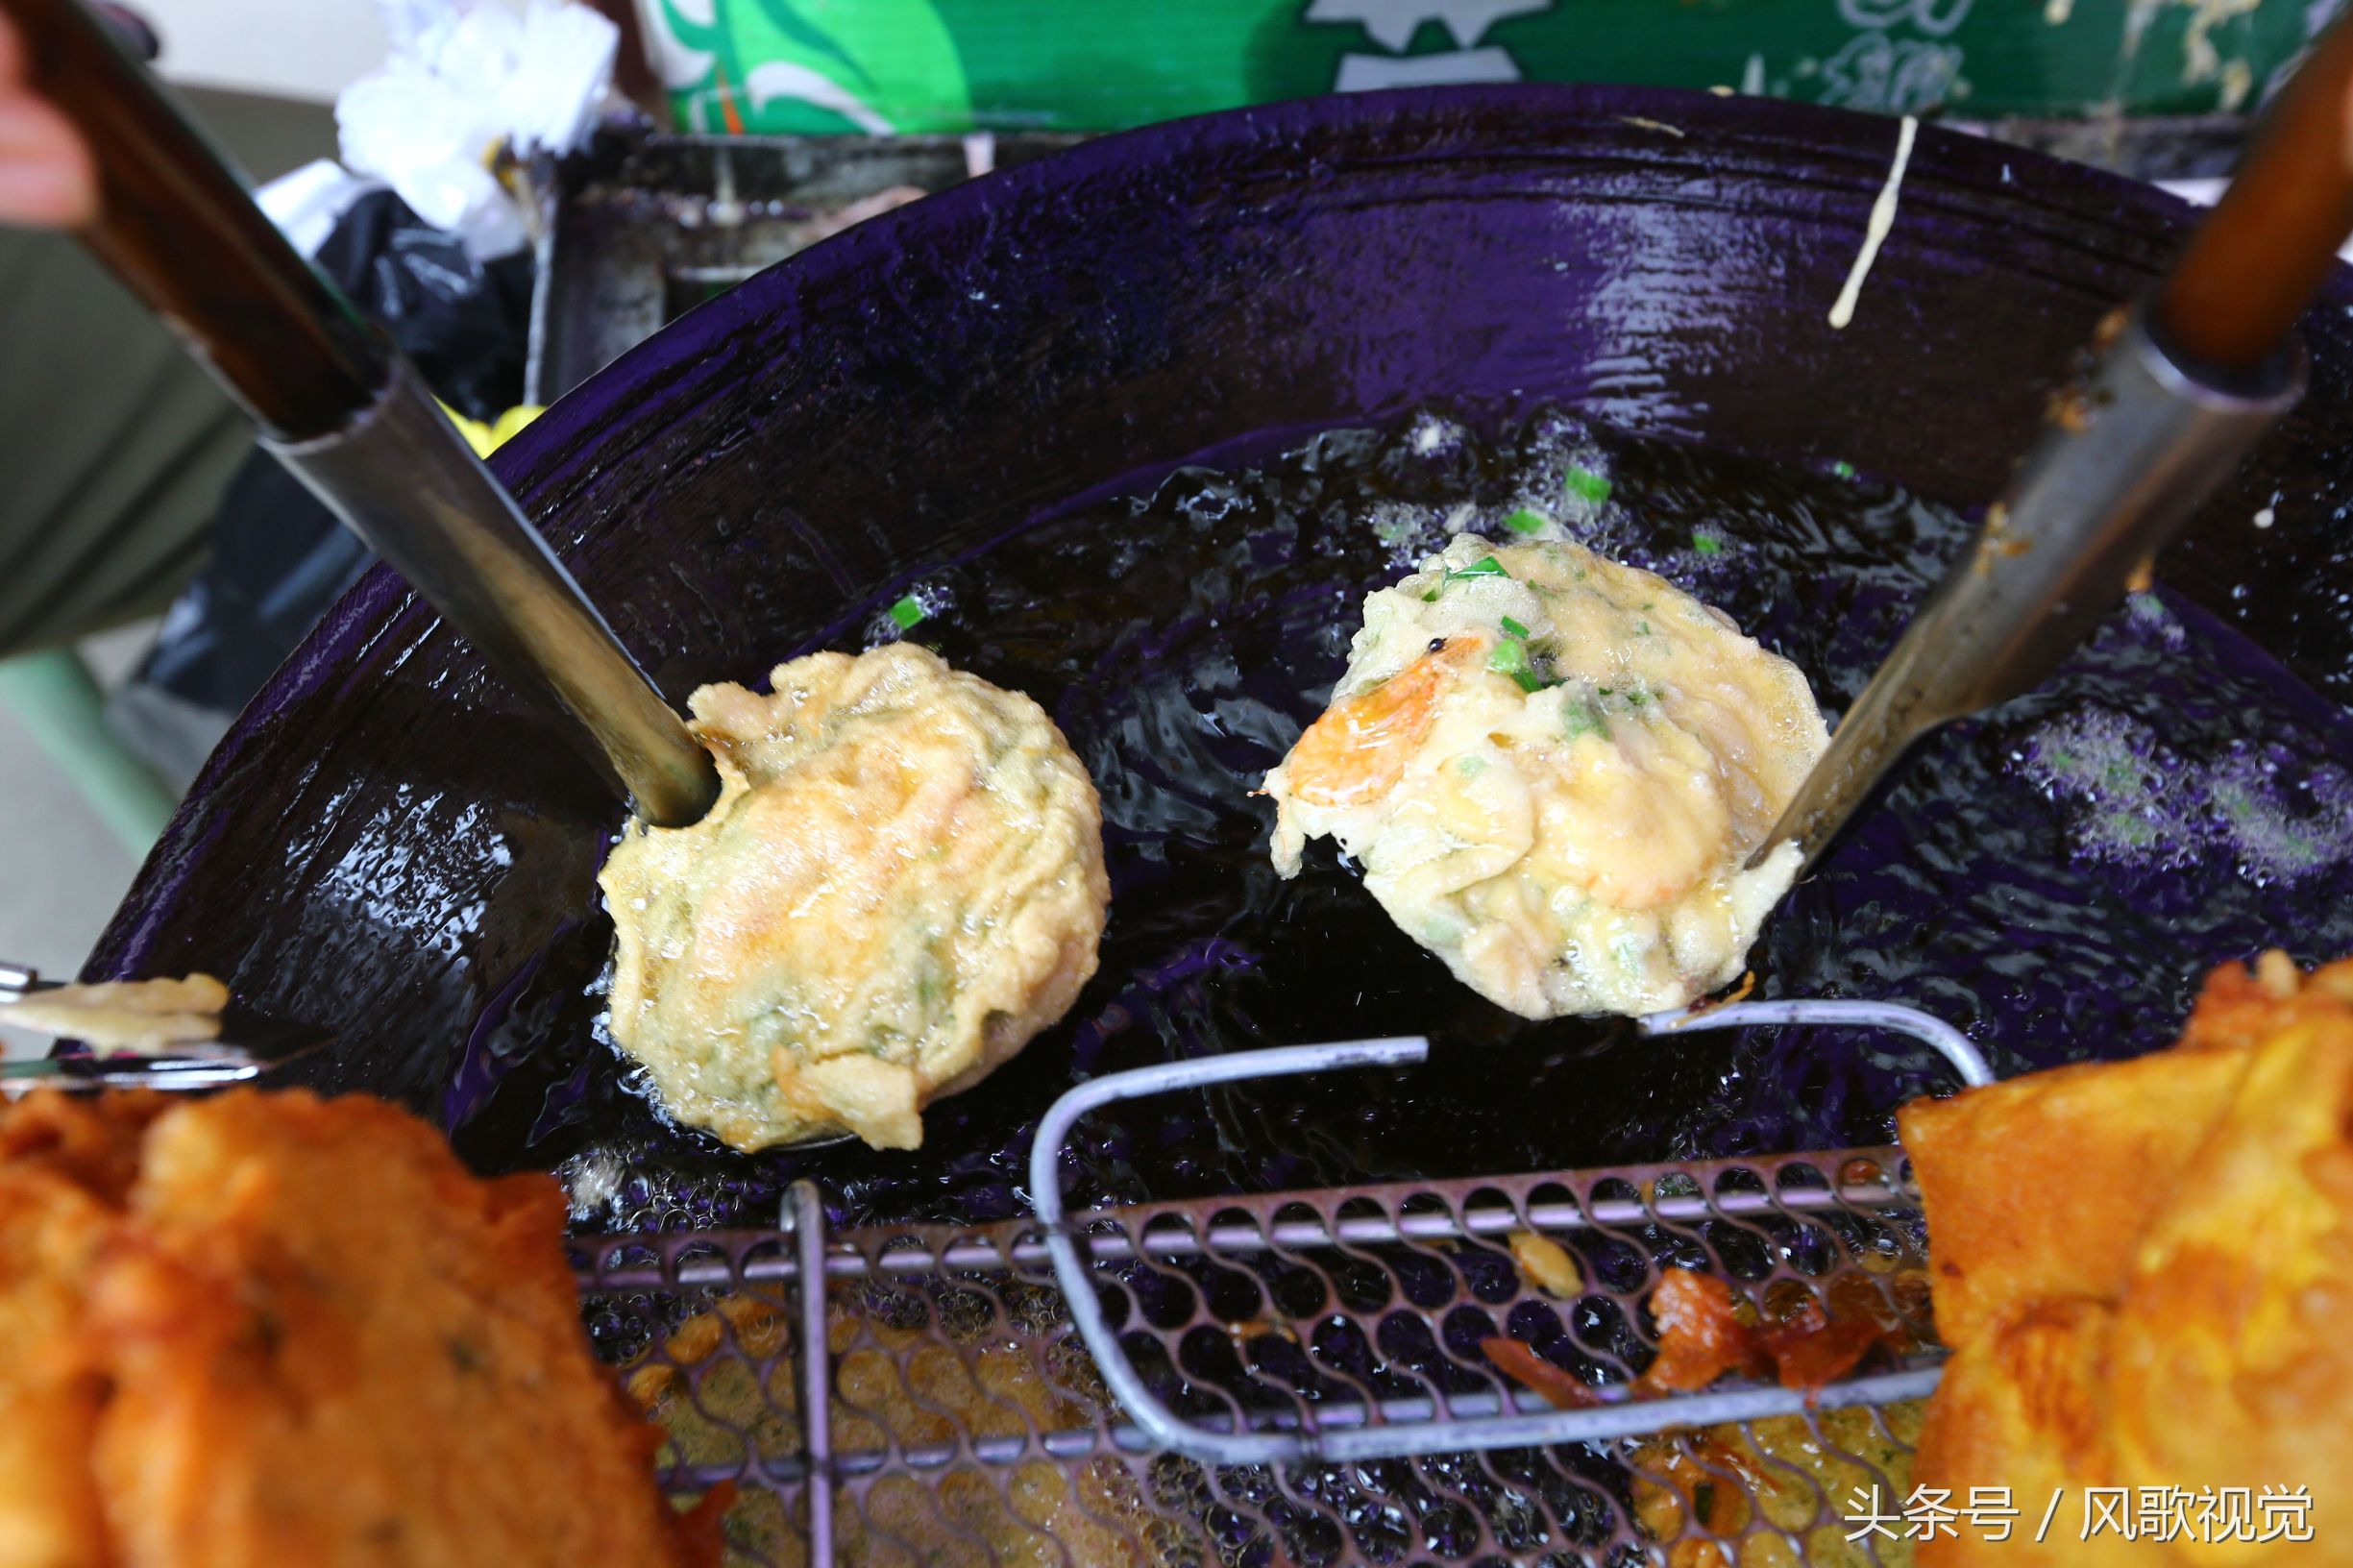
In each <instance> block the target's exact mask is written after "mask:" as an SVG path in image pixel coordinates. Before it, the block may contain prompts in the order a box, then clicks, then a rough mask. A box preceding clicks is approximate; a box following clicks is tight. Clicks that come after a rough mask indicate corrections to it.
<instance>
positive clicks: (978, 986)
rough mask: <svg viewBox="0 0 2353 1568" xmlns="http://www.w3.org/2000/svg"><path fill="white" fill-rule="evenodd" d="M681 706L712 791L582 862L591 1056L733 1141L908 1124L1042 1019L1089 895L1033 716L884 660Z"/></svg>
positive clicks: (1051, 753) (1085, 962)
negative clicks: (604, 1052)
mask: <svg viewBox="0 0 2353 1568" xmlns="http://www.w3.org/2000/svg"><path fill="white" fill-rule="evenodd" d="M772 682H773V685H774V688H775V690H774V694H773V695H772V696H766V697H763V696H760V695H759V694H757V693H753V692H749V691H747V690H745V689H744V688H743V687H741V686H731V685H717V686H705V687H703V688H702V689H701V690H700V691H699V692H697V693H696V694H695V695H694V698H692V701H691V703H690V705H691V706H692V708H693V710H694V714H695V723H694V724H693V728H694V731H695V733H696V735H697V736H698V737H699V738H700V739H701V740H702V741H703V743H704V744H705V745H707V746H709V747H711V751H712V755H713V756H714V757H715V758H717V760H718V763H719V773H720V778H721V780H722V783H723V789H722V790H721V792H720V796H719V803H718V804H717V805H715V806H713V807H712V808H711V811H710V814H709V815H708V816H706V817H705V818H704V819H703V820H702V821H699V822H697V823H695V824H694V825H692V826H690V827H681V828H660V827H648V826H646V825H644V824H643V823H632V824H631V825H630V826H629V828H628V830H627V831H626V833H625V835H624V836H623V839H622V842H621V843H620V844H619V845H616V846H615V848H614V850H613V853H612V856H611V858H610V859H609V860H607V861H606V863H605V867H604V870H603V871H602V872H601V874H600V875H599V877H598V882H599V884H600V885H601V887H602V888H603V889H604V896H605V904H606V907H607V908H608V909H610V910H611V912H612V916H613V925H614V929H615V932H616V934H617V938H618V942H617V948H616V957H615V960H614V967H613V1006H612V1028H613V1038H614V1039H615V1040H616V1041H619V1042H620V1044H621V1046H622V1048H623V1049H624V1050H625V1051H627V1052H628V1053H629V1054H630V1055H631V1056H633V1057H635V1058H637V1059H638V1060H639V1061H640V1062H642V1063H644V1064H645V1065H646V1068H647V1070H648V1072H649V1073H650V1076H651V1078H652V1080H653V1083H654V1086H655V1088H656V1089H657V1090H659V1091H660V1094H661V1098H662V1103H663V1104H664V1105H665V1106H667V1107H668V1108H669V1109H670V1111H671V1113H672V1114H673V1115H676V1116H677V1117H678V1118H679V1119H680V1120H681V1121H686V1122H690V1123H692V1124H694V1125H697V1126H700V1127H707V1128H709V1129H710V1130H711V1131H712V1132H714V1133H716V1134H718V1135H719V1137H721V1138H722V1139H725V1140H726V1141H727V1142H729V1143H731V1144H733V1145H735V1146H736V1147H737V1148H739V1149H757V1148H762V1147H765V1146H767V1145H769V1144H772V1143H780V1142H790V1141H793V1140H796V1139H803V1138H808V1137H812V1136H821V1135H824V1134H829V1133H835V1132H840V1131H844V1130H846V1131H849V1132H852V1133H855V1134H856V1135H857V1136H858V1137H860V1138H862V1139H865V1140H866V1141H867V1142H869V1143H870V1144H873V1145H874V1146H875V1147H877V1148H891V1149H911V1148H914V1147H916V1146H918V1145H919V1144H920V1143H921V1142H922V1139H923V1124H922V1121H921V1119H920V1113H921V1111H922V1108H923V1107H924V1106H925V1105H928V1104H929V1103H930V1102H931V1101H932V1100H934V1099H936V1098H938V1097H939V1096H941V1095H944V1094H953V1093H956V1092H957V1091H959V1090H964V1089H968V1088H969V1087H971V1086H972V1085H973V1084H975V1083H978V1082H979V1081H980V1080H981V1079H982V1078H983V1077H984V1076H986V1075H987V1074H988V1073H989V1072H991V1071H992V1070H993V1069H994V1068H995V1067H997V1066H999V1065H1001V1064H1002V1063H1004V1062H1005V1061H1006V1060H1008V1059H1009V1058H1010V1057H1012V1056H1013V1054H1014V1053H1015V1052H1016V1051H1017V1050H1019V1049H1020V1048H1021V1047H1022V1046H1023V1045H1024V1044H1026V1043H1027V1042H1028V1041H1029V1040H1030V1038H1031V1037H1032V1036H1034V1035H1035V1034H1037V1033H1038V1032H1039V1031H1040V1030H1041V1029H1043V1028H1045V1027H1046V1026H1048V1025H1049V1024H1051V1023H1053V1022H1054V1021H1055V1020H1056V1019H1058V1018H1060V1017H1062V1016H1063V1014H1064V1013H1066V1012H1067V1011H1068V1010H1069V1007H1070V1004H1071V1003H1072V1002H1073V1001H1075V1000H1076V999H1077V997H1078V992H1079V988H1080V987H1081V986H1083V985H1085V984H1086V982H1087V980H1088V978H1089V977H1090V976H1091V975H1092V974H1093V973H1094V970H1095V962H1096V946H1097V944H1098V943H1099V942H1100V940H1101V938H1102V935H1103V916H1104V909H1105V906H1106V905H1107V904H1108V903H1109V901H1110V898H1111V884H1110V882H1109V880H1108V879H1107V878H1106V876H1105V873H1104V870H1103V813H1102V807H1101V804H1100V803H1099V802H1098V801H1097V799H1096V797H1095V792H1094V785H1093V784H1092V783H1091V781H1090V780H1089V779H1088V777H1087V770H1086V769H1085V768H1084V767H1082V766H1081V765H1080V763H1079V760H1078V758H1077V757H1076V756H1075V755H1074V754H1073V753H1072V752H1071V750H1070V747H1069V746H1068V745H1067V744H1066V742H1065V741H1064V740H1063V738H1062V734H1061V732H1060V731H1059V730H1057V729H1056V728H1055V727H1054V725H1053V723H1052V721H1050V720H1049V719H1047V718H1046V716H1045V713H1044V711H1043V710H1042V709H1041V708H1040V707H1039V706H1038V704H1037V703H1035V702H1033V701H1031V700H1030V699H1029V698H1026V697H1023V696H1021V695H1020V694H1019V693H1017V692H1008V691H1002V690H1000V689H998V688H997V687H994V686H992V685H990V684H989V683H988V682H987V681H985V680H982V679H980V678H978V677H977V676H974V675H969V674H964V673H962V672H960V671H955V670H951V669H949V668H948V667H947V665H946V664H945V663H944V662H943V661H942V660H941V659H940V658H939V656H938V655H937V654H934V653H931V652H929V651H928V650H926V649H920V648H916V647H913V646H910V645H908V644H904V643H901V644H895V645H892V646H890V647H887V648H878V649H872V650H871V651H870V652H867V653H864V654H861V655H859V656H858V657H857V658H854V659H853V658H850V657H848V656H846V655H845V654H841V653H813V654H811V655H809V656H808V657H807V658H802V659H795V660H794V661H793V662H792V663H790V664H784V665H779V666H778V667H777V668H776V670H775V672H774V674H773V675H772Z"/></svg>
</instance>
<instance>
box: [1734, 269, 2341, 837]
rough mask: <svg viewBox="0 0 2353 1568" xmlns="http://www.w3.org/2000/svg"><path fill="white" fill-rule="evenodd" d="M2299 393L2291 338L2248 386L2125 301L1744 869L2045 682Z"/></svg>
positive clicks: (2297, 353)
mask: <svg viewBox="0 0 2353 1568" xmlns="http://www.w3.org/2000/svg"><path fill="white" fill-rule="evenodd" d="M2303 390H2304V355H2303V350H2302V347H2301V346H2300V345H2298V344H2295V343H2294V342H2293V341H2292V340H2291V343H2290V346H2289V347H2288V348H2287V349H2285V350H2283V351H2282V353H2281V354H2280V355H2278V356H2277V357H2276V359H2275V360H2274V361H2273V363H2271V364H2270V365H2269V366H2267V367H2265V368H2264V369H2263V370H2262V371H2259V372H2258V373H2256V374H2254V375H2252V376H2250V377H2249V378H2247V379H2246V380H2245V383H2244V384H2243V385H2236V386H2234V385H2229V384H2218V383H2217V382H2214V381H2209V380H2204V379H2201V378H2200V377H2199V376H2197V375H2195V374H2193V373H2192V372H2191V371H2190V370H2188V369H2185V368H2184V367H2183V366H2182V365H2180V364H2179V363H2177V362H2176V361H2175V360H2174V358H2173V357H2172V355H2169V354H2168V353H2167V352H2166V350H2165V348H2164V347H2163V345H2161V344H2160V343H2158V342H2157V340H2156V339H2155V338H2154V337H2152V336H2151V335H2150V333H2149V331H2148V327H2147V324H2146V322H2145V318H2144V315H2143V313H2142V312H2141V311H2138V310H2136V311H2134V312H2132V314H2131V315H2130V317H2129V318H2128V319H2127V320H2126V321H2125V322H2124V324H2123V326H2122V328H2121V330H2120V331H2118V332H2117V334H2116V338H2115V340H2114V341H2113V342H2112V343H2111V344H2109V346H2108V348H2107V351H2106V353H2105V354H2104V355H2103V356H2102V357H2101V359H2100V362H2099V364H2098V365H2097V367H2096V369H2095V370H2094V372H2093V373H2092V375H2091V376H2090V377H2089V378H2088V379H2087V380H2085V381H2084V382H2082V383H2081V384H2080V385H2078V386H2077V387H2076V388H2074V389H2072V390H2071V393H2070V394H2069V395H2068V396H2067V397H2066V398H2064V399H2063V400H2062V401H2061V404H2060V406H2059V411H2058V413H2057V415H2056V416H2055V417H2054V419H2053V422H2052V424H2051V425H2050V426H2049V427H2048V428H2047V429H2046V430H2045V432H2044V435H2043V439H2042V440H2041V441H2040V442H2039V443H2038V444H2037V445H2036V447H2035V449H2034V450H2033V452H2031V453H2028V455H2027V457H2026V460H2025V462H2024V463H2023V464H2022V466H2021V467H2020V469H2019V472H2018V475H2017V477H2016V478H2013V479H2012V481H2011V483H2010V487H2009V489H2008V491H2007V492H2005V494H2004V495H2003V497H2002V499H2001V500H2000V501H1998V502H1996V503H1995V504H1994V506H1993V507H1992V508H1991V509H1990V510H1989V511H1988V512H1987V514H1986V520H1985V523H1984V525H1983V526H1982V527H1980V528H1979V529H1978V531H1977V538H1976V542H1975V543H1974V544H1973V546H1972V547H1971V548H1970V550H1969V551H1968V552H1967V553H1966V554H1964V555H1963V556H1962V557H1961V559H1960V560H1959V561H1957V562H1956V563H1954V565H1953V567H1952V569H1951V570H1950V571H1949V572H1948V573H1946V575H1945V580H1944V581H1943V582H1941V583H1939V584H1938V585H1937V587H1936V590H1935V592H1934V593H1933V594H1931V595H1930V596H1929V599H1928V601H1927V603H1926V604H1925V605H1924V606H1923V607H1922V609H1921V611H1920V614H1919V615H1917V616H1916V617H1914V618H1913V621H1912V624H1911V625H1910V626H1909V627H1907V628H1906V629H1905V631H1904V634H1903V638H1902V640H1901V641H1900V642H1899V643H1898V644H1897V645H1896V648H1895V651H1893V652H1891V653H1890V654H1888V656H1887V659H1886V662H1884V663H1883V664H1881V665H1880V666H1879V669H1878V672H1877V674H1874V675H1873V676H1872V678H1871V684H1870V685H1869V686H1868V687H1866V688H1864V691H1863V695H1862V696H1861V697H1860V698H1857V699H1856V701H1855V704H1854V706H1853V708H1852V709H1851V711H1849V713H1848V714H1847V717H1846V719H1845V721H1844V722H1843V723H1840V724H1839V726H1838V733H1837V734H1835V735H1833V736H1832V737H1831V738H1830V746H1829V749H1828V750H1827V751H1826V752H1824V753H1823V757H1822V760H1821V761H1820V762H1819V763H1817V764H1815V766H1814V771H1813V772H1812V773H1811V774H1809V775H1808V776H1807V778H1806V780H1805V783H1804V784H1803V785H1802V787H1801V788H1800V789H1799V791H1798V795H1797V798H1796V799H1794V800H1793V801H1791V802H1790V806H1789V809H1788V810H1787V811H1786V812H1784V813H1783V814H1782V816H1781V820H1780V821H1778V822H1777V823H1776V824H1774V829H1773V831H1772V833H1771V834H1770V835H1768V836H1767V837H1766V839H1765V842H1764V843H1763V844H1762V845H1758V847H1757V849H1756V851H1755V853H1754V855H1752V857H1751V860H1750V864H1751V865H1752V866H1754V865H1758V864H1761V863H1762V862H1763V861H1764V860H1765V858H1766V857H1767V856H1769V855H1771V854H1772V853H1773V851H1774V850H1776V849H1777V848H1778V847H1779V846H1780V845H1783V844H1785V843H1788V842H1790V841H1792V840H1795V841H1796V842H1797V843H1798V845H1800V846H1802V848H1803V849H1804V851H1805V859H1806V862H1807V864H1809V865H1810V864H1812V862H1813V861H1814V859H1815V858H1816V857H1817V856H1819V855H1820V854H1821V853H1822V851H1823V850H1824V848H1825V847H1826V846H1827V845H1828V844H1829V842H1830V840H1831V839H1832V838H1834V837H1836V835H1837V833H1838V830H1839V828H1840V827H1842V826H1843V825H1845V823H1846V821H1847V819H1848V818H1849V817H1850V816H1851V815H1852V814H1853V812H1854V811H1855V809H1856V808H1857V807H1858V806H1860V805H1861V804H1862V803H1863V801H1864V800H1865V798H1867V797H1868V796H1870V794H1871V792H1872V789H1873V787H1874V786H1875V785H1876V784H1877V783H1878V781H1879V779H1880V778H1881V776H1882V775H1884V774H1885V773H1886V772H1887V770H1888V769H1889V768H1890V767H1892V766H1893V765H1894V764H1895V762H1896V761H1897V759H1898V758H1900V756H1901V755H1902V754H1903V751H1904V749H1905V748H1906V747H1909V746H1910V745H1911V744H1912V743H1913V742H1914V741H1916V740H1918V739H1919V738H1920V737H1921V736H1922V735H1924V734H1925V733H1926V732H1927V731H1929V730H1931V729H1933V728H1935V727H1936V726H1937V725H1939V724H1943V723H1949V722H1950V721H1952V720H1954V719H1958V718H1960V717H1962V716H1963V715H1965V714H1971V713H1975V712H1977V711H1978V710H1979V709H1981V708H1987V707H1991V706H1992V705H1993V704H1995V703H1997V702H2000V701H2003V700H2006V699H2007V698H2013V697H2016V696H2018V695H2019V694H2020V693H2022V692H2025V691H2028V690H2031V689H2032V688H2033V687H2034V686H2035V685H2037V684H2038V683H2039V682H2041V681H2042V680H2043V678H2044V677H2045V676H2047V675H2048V674H2050V672H2051V671H2052V670H2054V669H2056V668H2057V667H2058V665H2059V663H2060V661H2061V660H2063V659H2065V658H2066V657H2067V655H2068V654H2069V653H2071V651H2073V650H2074V649H2075V648H2076V647H2077V646H2078V645H2079V644H2081V643H2082V641H2083V640H2084V638H2085V637H2087V636H2089V635H2090V634H2091V632H2092V630H2093V628H2094V627H2095V626H2096V625H2097V624H2098V622H2099V620H2100V618H2101V617H2102V616H2104V615H2106V614H2107V613H2108V612H2109V610H2111V609H2112V608H2114V607H2115V605H2116V603H2117V601H2118V600H2120V599H2122V598H2123V596H2124V593H2125V591H2126V589H2127V588H2128V586H2129V585H2130V584H2131V582H2132V580H2133V577H2134V576H2135V575H2136V574H2139V573H2141V572H2143V571H2145V568H2146V567H2147V565H2148V563H2149V561H2150V559H2151V558H2152V557H2153V556H2154V555H2155V554H2156V553H2157V551H2159V550H2161V549H2162V548H2164V546H2165V545H2166V543H2167V542H2168V541H2169V540H2170V539H2171V538H2172V537H2173V535H2174V534H2175V533H2177V532H2179V531H2180V529H2181V527H2182V525H2183V524H2185V523H2187V522H2188V521H2189V520H2190V515H2191V513H2193V512H2194V511H2195V510H2196V509H2197V506H2198V504H2199V503H2200V502H2203V501H2204V500H2205V499H2206V498H2207V497H2208V496H2209V495H2211V494H2212V493H2213V492H2214V490H2215V489H2216V488H2217V487H2218V486H2219V485H2220V484H2221V482H2222V481H2223V480H2224V479H2226V478H2229V477H2230V474H2231V471H2232V470H2233V469H2234V468H2235V467H2236V466H2237V465H2238V462H2239V459H2240V458H2241V457H2242V456H2243V455H2244V454H2245V453H2246V451H2247V449H2248V448H2249V447H2251V446H2253V445H2254V443H2255V441H2256V439H2257V438H2258V437H2259V436H2261V435H2262V434H2263V432H2264V431H2265V430H2267V429H2269V428H2270V426H2271V424H2272V422H2273V421H2274V420H2276V419H2278V418H2279V416H2280V415H2282V414H2284V413H2286V412H2287V411H2288V409H2290V408H2291V407H2292V406H2293V405H2294V404H2295V401H2296V399H2297V398H2298V397H2299V396H2301V395H2302V393H2303Z"/></svg>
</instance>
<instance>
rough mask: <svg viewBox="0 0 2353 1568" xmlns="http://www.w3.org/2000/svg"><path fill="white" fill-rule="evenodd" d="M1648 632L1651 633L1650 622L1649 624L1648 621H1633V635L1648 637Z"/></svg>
mask: <svg viewBox="0 0 2353 1568" xmlns="http://www.w3.org/2000/svg"><path fill="white" fill-rule="evenodd" d="M1650 634H1651V624H1650V623H1649V622H1648V621H1637V622H1635V623H1634V635H1635V636H1637V637H1648V636H1649V635H1650Z"/></svg>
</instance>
